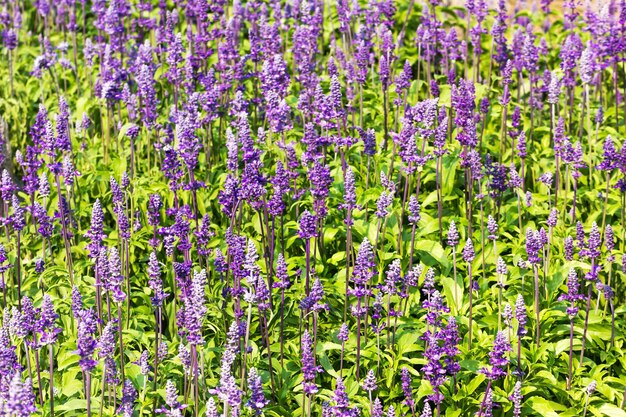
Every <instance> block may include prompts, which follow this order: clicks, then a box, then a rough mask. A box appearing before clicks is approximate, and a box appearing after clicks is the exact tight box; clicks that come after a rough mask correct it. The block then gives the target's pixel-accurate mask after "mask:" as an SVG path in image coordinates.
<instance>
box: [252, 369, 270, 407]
mask: <svg viewBox="0 0 626 417" xmlns="http://www.w3.org/2000/svg"><path fill="white" fill-rule="evenodd" d="M248 389H249V390H250V398H249V399H248V402H247V405H248V407H250V408H251V409H252V411H253V412H254V414H255V415H261V414H262V413H263V408H265V406H266V405H267V404H269V401H268V400H267V399H266V398H265V394H263V385H262V383H261V377H260V376H259V374H258V373H257V370H256V368H250V371H249V372H248Z"/></svg>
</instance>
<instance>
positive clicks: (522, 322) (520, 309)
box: [515, 294, 528, 337]
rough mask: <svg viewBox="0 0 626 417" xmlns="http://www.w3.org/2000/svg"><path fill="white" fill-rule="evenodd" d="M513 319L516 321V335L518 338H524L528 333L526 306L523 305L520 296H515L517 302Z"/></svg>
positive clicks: (522, 299) (522, 298)
mask: <svg viewBox="0 0 626 417" xmlns="http://www.w3.org/2000/svg"><path fill="white" fill-rule="evenodd" d="M515 318H516V319H517V335H518V336H519V337H524V336H526V334H527V333H528V330H527V329H526V321H527V316H526V305H525V304H524V297H523V296H522V294H518V295H517V300H516V302H515Z"/></svg>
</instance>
